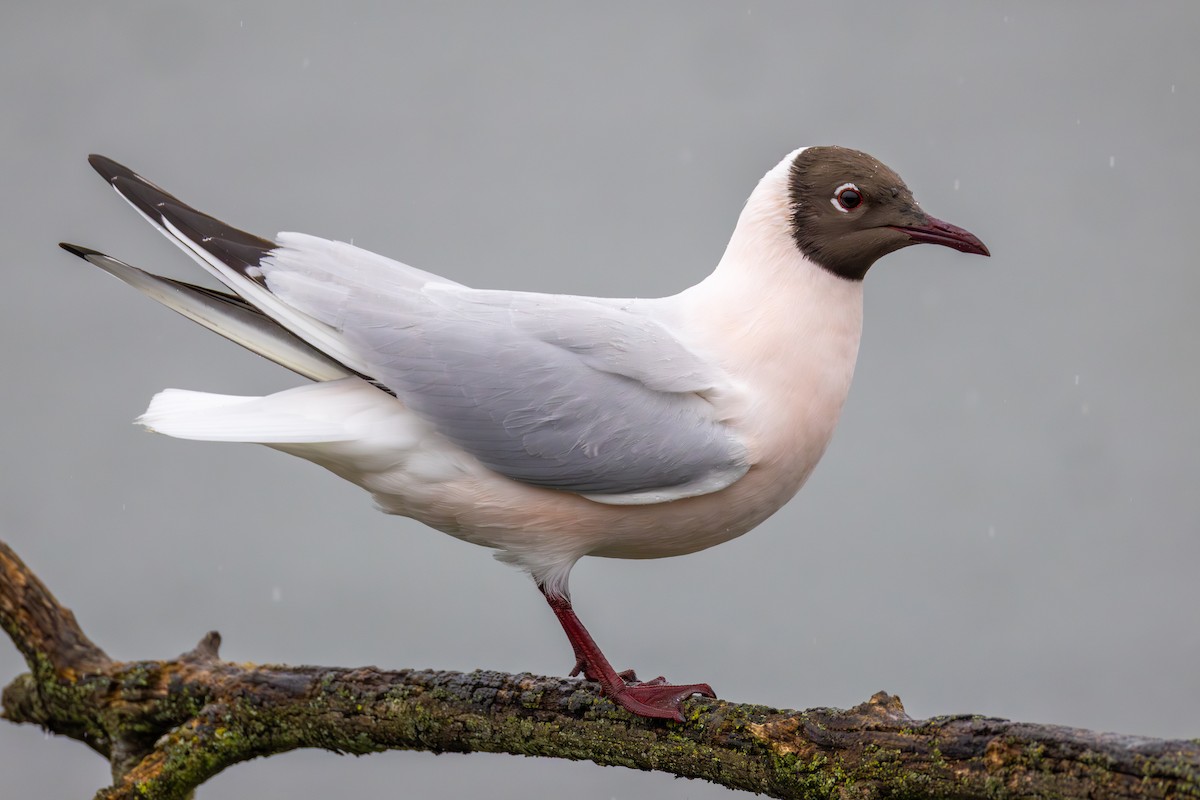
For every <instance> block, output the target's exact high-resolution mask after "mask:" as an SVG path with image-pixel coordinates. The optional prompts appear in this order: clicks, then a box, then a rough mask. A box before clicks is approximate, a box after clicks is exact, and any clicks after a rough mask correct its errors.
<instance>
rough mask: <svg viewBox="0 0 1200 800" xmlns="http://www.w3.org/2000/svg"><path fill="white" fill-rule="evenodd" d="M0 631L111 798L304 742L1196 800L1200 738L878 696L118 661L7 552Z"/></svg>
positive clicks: (207, 661) (830, 792)
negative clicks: (642, 700) (666, 714)
mask: <svg viewBox="0 0 1200 800" xmlns="http://www.w3.org/2000/svg"><path fill="white" fill-rule="evenodd" d="M0 626H2V627H3V628H4V630H5V631H6V632H7V633H8V635H9V636H10V637H11V638H12V640H13V642H14V643H15V644H16V646H17V648H18V649H19V650H20V651H21V652H22V654H24V656H25V660H26V661H27V662H28V664H29V669H30V672H29V673H27V674H24V675H21V676H19V677H17V678H16V679H15V680H14V681H13V682H12V683H11V684H9V685H8V687H6V688H5V689H4V693H3V701H2V702H3V714H4V716H5V717H6V718H7V719H9V720H11V721H12V722H17V723H33V724H36V725H41V726H42V727H43V728H45V729H46V730H48V731H52V732H54V733H57V734H60V735H63V736H69V737H71V738H74V739H78V740H80V741H82V742H84V743H85V744H87V745H88V746H89V747H91V748H92V749H93V750H95V751H96V752H98V753H100V754H101V755H103V756H104V757H105V758H107V759H108V760H109V761H110V763H111V764H112V772H113V784H112V786H110V787H107V788H105V789H102V790H100V791H99V792H98V793H97V795H96V797H97V798H114V799H115V798H185V797H188V796H189V795H190V793H191V792H192V790H193V789H195V787H197V786H199V785H200V784H202V783H204V782H205V781H206V780H208V779H209V778H210V777H212V776H213V775H216V774H217V773H218V772H220V771H221V770H223V769H225V768H226V767H229V766H232V765H234V764H237V763H239V762H241V761H246V760H248V759H251V758H256V757H259V756H270V755H273V754H275V753H282V752H286V751H288V750H293V749H296V748H299V747H317V748H321V749H325V750H332V751H335V752H341V753H374V752H380V751H383V750H391V749H408V750H429V751H432V752H460V753H470V752H499V753H513V754H519V755H526V756H547V757H552V758H569V759H586V760H589V761H594V762H596V763H598V764H607V765H619V766H625V767H630V768H633V769H643V770H660V771H664V772H669V773H671V774H674V775H678V776H681V777H688V778H701V779H704V780H708V781H712V782H714V783H718V784H721V785H724V786H728V787H730V788H735V789H746V790H749V791H753V792H761V793H763V794H766V795H769V796H771V797H782V798H838V799H839V800H846V799H847V798H885V797H887V798H904V797H910V798H918V797H921V798H925V797H947V798H1017V797H1022V798H1028V797H1060V798H1076V797H1078V798H1172V799H1173V798H1200V740H1192V741H1165V740H1161V739H1148V738H1142V737H1133V736H1120V735H1116V734H1099V733H1093V732H1090V731H1085V730H1079V729H1074V728H1064V727H1058V726H1051V725H1030V724H1022V723H1016V722H1009V721H1007V720H1002V719H993V718H986V717H979V716H955V717H935V718H932V719H927V720H915V719H912V718H910V717H909V716H908V715H907V714H905V713H904V708H903V706H901V704H900V700H899V698H897V697H894V696H891V695H888V694H886V693H883V692H880V693H878V694H876V695H875V696H874V697H872V698H871V699H870V700H869V701H867V702H866V703H863V704H862V705H859V706H856V707H855V708H852V709H849V710H844V711H843V710H838V709H829V708H821V709H810V710H808V711H786V710H778V709H774V708H767V707H765V706H753V705H743V704H737V703H730V702H725V701H721V700H705V699H701V698H695V699H693V700H691V701H689V702H687V703H686V704H685V716H686V721H685V722H684V723H682V724H676V723H672V722H668V723H664V722H654V721H647V720H642V719H638V718H635V717H632V716H631V715H629V714H627V713H626V712H624V711H622V710H621V709H619V708H617V707H616V706H614V705H613V704H612V703H610V702H608V701H607V700H605V699H603V698H601V697H599V696H598V695H597V694H596V687H595V685H594V684H591V683H588V682H586V681H578V680H569V679H565V678H547V677H538V676H534V675H528V674H522V675H509V674H505V673H498V672H489V671H475V672H470V673H461V672H433V671H419V670H396V671H384V670H378V669H375V668H362V669H344V668H332V667H289V666H280V665H255V664H234V663H230V662H227V661H222V660H221V659H220V657H219V655H218V647H219V645H220V637H219V636H218V635H217V634H216V633H209V634H208V635H206V636H205V637H204V638H203V639H202V640H201V641H200V643H199V644H198V645H197V646H196V648H195V649H193V650H191V651H189V652H187V653H184V654H183V655H181V656H179V657H178V658H174V659H168V660H160V661H129V662H118V661H113V660H112V659H110V658H109V657H108V656H107V655H105V653H104V652H103V651H102V650H101V649H100V648H99V647H97V646H96V645H95V644H93V643H92V642H91V641H90V640H89V639H88V638H87V636H85V635H84V633H83V631H82V630H80V628H79V626H78V624H77V623H76V621H75V618H74V616H73V615H72V614H71V612H70V611H69V610H67V609H65V608H63V607H62V606H61V605H60V604H59V603H58V601H57V600H55V599H54V597H53V595H51V594H50V592H49V590H48V589H46V587H45V586H44V585H43V584H42V583H41V582H40V581H39V580H38V579H37V577H36V576H34V575H33V574H32V573H31V572H30V571H29V570H28V568H27V567H26V566H25V565H24V564H23V563H22V562H21V561H20V559H19V558H17V556H16V554H15V553H13V552H12V550H11V549H9V548H8V547H7V546H6V545H4V544H3V543H0Z"/></svg>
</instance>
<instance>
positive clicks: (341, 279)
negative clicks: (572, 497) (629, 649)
mask: <svg viewBox="0 0 1200 800" xmlns="http://www.w3.org/2000/svg"><path fill="white" fill-rule="evenodd" d="M92 164H93V166H95V167H96V169H97V170H98V171H99V172H100V173H101V174H102V175H104V176H105V177H106V178H107V179H108V180H109V182H110V183H111V184H112V185H113V187H114V188H115V189H116V190H117V191H118V192H119V193H120V194H121V195H122V197H124V198H125V199H126V200H128V201H129V202H130V203H131V204H132V205H133V206H134V207H135V208H137V210H138V211H139V212H141V213H142V215H143V216H145V217H146V218H147V219H148V220H149V221H150V222H152V223H153V224H155V225H156V226H157V227H158V228H159V229H160V230H161V231H162V232H163V233H165V234H166V235H167V236H168V237H169V238H171V239H172V240H173V241H175V242H176V244H178V245H179V246H180V247H181V248H183V249H184V250H185V251H186V252H187V253H188V254H189V255H191V256H193V258H195V259H196V260H197V261H198V262H199V263H200V264H201V265H202V266H204V267H205V268H206V269H208V270H209V271H210V272H211V273H212V274H214V275H215V276H216V277H217V278H218V279H219V280H221V281H222V282H223V283H224V284H225V285H226V286H228V287H229V288H230V289H231V290H233V291H234V292H235V293H236V294H237V295H238V296H239V297H240V298H242V299H243V300H244V301H245V302H246V303H248V304H249V305H250V306H253V307H254V308H256V309H257V310H258V311H259V312H261V313H262V314H263V315H265V316H266V317H269V318H270V319H271V320H273V321H274V323H277V324H278V325H279V326H281V327H282V328H284V329H286V330H287V331H289V332H290V333H291V334H293V335H294V336H296V337H298V338H299V339H300V340H302V341H303V342H304V343H306V344H307V345H308V346H309V347H311V348H314V349H315V350H317V351H319V352H320V353H322V354H324V357H326V358H328V359H329V360H331V361H332V362H335V363H336V364H337V365H341V366H344V367H345V368H346V369H347V370H348V371H351V372H354V373H357V374H360V375H362V376H364V377H367V378H369V379H370V380H373V381H374V382H376V383H377V384H378V385H381V386H382V387H386V389H388V390H389V391H391V392H392V393H394V394H395V395H396V397H397V398H398V399H399V400H400V401H401V402H403V403H404V405H405V406H407V407H408V408H409V409H411V411H413V412H415V413H416V414H418V415H420V416H421V417H423V418H424V419H426V420H427V421H428V422H430V423H431V424H433V425H434V426H435V427H436V429H437V430H438V431H439V432H440V433H441V434H442V435H443V436H445V437H446V438H447V439H449V440H451V441H452V442H454V443H455V444H457V445H458V446H459V447H461V448H462V449H463V450H465V451H466V452H468V453H470V454H471V455H473V456H474V457H475V458H477V459H478V460H479V461H480V462H482V463H483V464H484V465H486V466H487V467H489V468H490V469H492V470H494V471H496V472H498V473H500V474H502V475H505V476H507V477H509V478H511V479H513V480H517V481H522V482H525V483H529V484H533V485H536V486H543V487H547V488H552V489H559V490H564V491H571V492H576V493H579V494H583V495H585V496H588V497H590V498H592V499H594V500H597V501H600V502H607V503H653V502H664V501H667V500H674V499H678V498H682V497H689V496H693V495H698V494H705V493H708V492H713V491H717V490H719V489H721V488H724V487H725V486H728V485H729V484H731V483H732V482H734V481H735V480H737V479H738V478H739V477H741V476H742V475H743V474H745V472H746V471H747V469H748V463H747V456H746V450H745V447H744V445H743V443H742V442H741V441H740V440H739V439H738V437H737V436H736V435H735V434H734V433H733V431H732V430H731V429H730V427H729V426H728V425H727V424H726V422H725V420H723V419H721V418H720V415H719V414H718V412H717V411H716V410H715V408H714V406H713V405H712V404H711V403H710V402H709V401H708V400H707V399H706V398H707V397H711V396H713V395H716V394H724V393H726V392H727V391H728V389H729V386H728V379H727V377H726V376H725V375H724V373H723V372H722V371H721V370H720V369H719V368H718V367H716V366H714V365H712V364H710V363H708V362H706V361H704V360H703V359H702V358H700V357H699V356H697V355H696V354H695V353H693V352H691V351H690V350H689V349H688V348H687V347H686V346H684V345H683V344H682V343H680V342H679V341H678V339H677V338H676V337H675V336H673V335H672V334H671V332H670V331H669V330H668V329H667V328H666V327H665V326H664V325H662V324H660V323H659V322H658V321H656V320H655V319H654V318H652V316H649V315H648V314H647V313H646V312H643V311H636V310H629V309H626V308H622V307H621V306H620V305H617V304H615V303H613V302H612V301H604V300H596V299H591V298H582V297H569V296H562V295H543V294H530V293H520V292H500V291H481V290H474V289H469V288H467V287H464V286H461V285H459V284H456V283H453V282H451V281H448V280H446V279H444V278H441V277H439V276H437V275H434V274H432V273H428V272H424V271H422V270H418V269H415V268H412V267H409V266H407V265H405V264H401V263H400V262H396V261H393V260H391V259H387V258H384V257H382V256H378V255H375V254H373V253H369V252H367V251H364V250H361V249H360V248H356V247H353V246H351V245H347V244H344V243H340V242H331V241H328V240H324V239H319V238H317V237H312V236H307V235H304V234H295V233H285V234H280V235H279V239H278V241H275V242H273V241H269V240H266V239H261V238H259V237H256V236H253V235H251V234H247V233H245V232H243V231H239V230H237V229H235V228H232V227H230V226H228V225H226V224H225V223H222V222H220V221H219V220H216V219H214V218H212V217H210V216H208V215H205V214H202V213H201V212H199V211H196V210H195V209H193V208H191V207H190V206H187V205H185V204H183V203H181V202H180V201H179V200H177V199H176V198H174V197H172V196H171V195H169V194H167V193H166V192H164V191H162V190H161V189H159V188H158V187H156V186H154V185H153V184H151V183H150V182H148V181H146V180H145V179H143V178H141V177H140V176H138V175H136V174H135V173H133V172H132V171H130V170H128V169H126V168H124V167H122V166H120V165H119V164H116V163H115V162H112V161H110V160H108V159H103V158H101V157H93V158H92ZM162 280H166V279H162ZM643 307H644V306H638V308H643ZM202 324H203V323H202ZM207 327H210V328H212V329H214V330H217V332H219V333H223V331H221V330H219V329H217V328H215V327H213V326H211V325H209V326H207ZM251 349H254V348H251ZM276 360H278V359H276Z"/></svg>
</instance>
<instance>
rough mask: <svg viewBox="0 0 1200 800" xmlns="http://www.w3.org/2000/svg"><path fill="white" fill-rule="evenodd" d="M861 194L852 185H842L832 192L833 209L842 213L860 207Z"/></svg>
mask: <svg viewBox="0 0 1200 800" xmlns="http://www.w3.org/2000/svg"><path fill="white" fill-rule="evenodd" d="M862 201H863V196H862V192H860V191H859V190H858V187H857V186H855V185H854V184H853V183H843V184H842V185H841V186H839V187H838V188H837V189H835V190H834V192H833V207H834V208H836V209H837V210H838V211H841V212H843V213H845V212H847V211H850V210H851V209H855V208H858V207H859V206H861V205H862Z"/></svg>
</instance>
